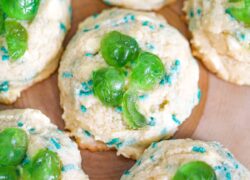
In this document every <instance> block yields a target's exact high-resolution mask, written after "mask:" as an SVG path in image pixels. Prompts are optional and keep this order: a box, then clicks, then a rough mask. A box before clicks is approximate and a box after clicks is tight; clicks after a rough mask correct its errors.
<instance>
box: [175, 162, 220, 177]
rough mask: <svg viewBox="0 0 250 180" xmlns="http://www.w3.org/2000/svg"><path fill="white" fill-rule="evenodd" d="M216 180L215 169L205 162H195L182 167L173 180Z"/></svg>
mask: <svg viewBox="0 0 250 180" xmlns="http://www.w3.org/2000/svg"><path fill="white" fill-rule="evenodd" d="M187 179H189V180H200V179H205V180H216V179H217V178H216V174H215V172H214V170H213V168H212V167H211V166H210V165H208V164H207V163H205V162H202V161H193V162H189V163H186V164H184V165H182V166H181V167H180V168H179V169H178V170H177V172H176V174H175V176H174V178H173V180H187Z"/></svg>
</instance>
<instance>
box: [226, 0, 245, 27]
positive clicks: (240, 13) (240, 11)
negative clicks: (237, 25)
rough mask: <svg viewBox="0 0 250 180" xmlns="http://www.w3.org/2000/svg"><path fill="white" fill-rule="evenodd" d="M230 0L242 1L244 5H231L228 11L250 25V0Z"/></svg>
mask: <svg viewBox="0 0 250 180" xmlns="http://www.w3.org/2000/svg"><path fill="white" fill-rule="evenodd" d="M243 1H244V3H243ZM230 2H233V3H234V2H242V4H243V5H242V6H243V7H231V8H229V9H227V11H226V12H227V13H229V14H230V15H231V16H233V17H234V18H235V19H236V20H238V21H240V22H242V23H244V24H245V25H250V0H230Z"/></svg>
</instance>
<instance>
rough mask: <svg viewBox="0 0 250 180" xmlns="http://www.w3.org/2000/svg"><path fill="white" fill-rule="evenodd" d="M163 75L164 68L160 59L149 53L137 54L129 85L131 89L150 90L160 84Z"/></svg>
mask: <svg viewBox="0 0 250 180" xmlns="http://www.w3.org/2000/svg"><path fill="white" fill-rule="evenodd" d="M164 74H165V67H164V65H163V64H162V62H161V59H160V58H159V57H158V56H156V55H154V54H152V53H149V52H142V53H140V54H139V56H138V59H137V60H136V62H135V66H134V68H133V70H132V73H131V75H130V83H131V85H132V87H133V88H137V89H140V90H151V89H152V88H154V86H155V85H156V84H157V83H159V82H160V80H161V79H162V78H163V76H164Z"/></svg>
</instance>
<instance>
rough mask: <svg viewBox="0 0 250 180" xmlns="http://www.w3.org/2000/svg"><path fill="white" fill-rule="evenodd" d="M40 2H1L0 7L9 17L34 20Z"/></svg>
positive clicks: (9, 0)
mask: <svg viewBox="0 0 250 180" xmlns="http://www.w3.org/2000/svg"><path fill="white" fill-rule="evenodd" d="M39 4H40V0H1V2H0V6H1V7H2V9H3V11H4V12H5V13H6V14H7V16H8V17H11V18H15V19H18V20H32V19H33V18H34V17H35V16H36V14H37V12H38V8H39Z"/></svg>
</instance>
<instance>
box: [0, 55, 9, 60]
mask: <svg viewBox="0 0 250 180" xmlns="http://www.w3.org/2000/svg"><path fill="white" fill-rule="evenodd" d="M9 58H10V57H9V56H8V55H2V61H8V60H9Z"/></svg>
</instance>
